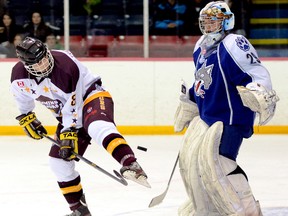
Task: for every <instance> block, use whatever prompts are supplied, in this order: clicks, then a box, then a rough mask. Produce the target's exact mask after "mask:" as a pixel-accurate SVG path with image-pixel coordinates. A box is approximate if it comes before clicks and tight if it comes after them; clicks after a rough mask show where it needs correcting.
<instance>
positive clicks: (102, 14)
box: [0, 0, 288, 58]
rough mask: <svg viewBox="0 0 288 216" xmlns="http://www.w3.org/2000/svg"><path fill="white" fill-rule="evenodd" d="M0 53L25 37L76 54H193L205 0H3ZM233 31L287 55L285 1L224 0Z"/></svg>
mask: <svg viewBox="0 0 288 216" xmlns="http://www.w3.org/2000/svg"><path fill="white" fill-rule="evenodd" d="M0 2H1V3H0V4H1V5H0V15H1V18H2V19H1V20H0V43H1V46H0V57H1V58H15V57H16V55H15V45H16V44H17V43H19V41H21V40H22V39H23V38H24V37H25V36H33V37H36V38H39V39H40V40H42V41H43V42H45V43H47V45H48V47H49V48H50V49H70V50H71V52H72V53H73V54H74V55H75V56H76V57H125V58H126V57H144V58H148V57H156V58H162V57H163V58H167V57H173V58H174V57H175V58H183V57H192V52H193V48H194V45H195V42H196V41H197V39H198V38H199V36H200V35H201V32H200V30H199V27H198V15H199V12H200V10H201V9H202V8H203V7H204V6H205V5H206V4H207V3H208V2H210V1H207V0H70V1H69V0H3V1H0ZM226 2H227V3H228V4H229V6H230V8H231V10H232V12H233V13H234V14H235V28H234V30H233V32H234V33H237V34H241V35H244V36H245V37H247V38H248V39H249V40H250V42H251V43H252V44H253V45H254V46H255V48H256V50H257V52H258V55H259V56H260V57H287V56H288V0H275V1H270V0H228V1H226Z"/></svg>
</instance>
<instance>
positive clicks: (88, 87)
mask: <svg viewBox="0 0 288 216" xmlns="http://www.w3.org/2000/svg"><path fill="white" fill-rule="evenodd" d="M16 51H17V56H18V58H19V59H20V61H19V62H18V63H17V64H16V65H15V66H14V67H13V69H12V75H11V91H12V93H13V95H14V99H15V101H16V103H17V106H18V109H19V111H20V113H21V115H19V116H18V117H16V119H17V120H19V124H20V125H21V126H22V127H23V129H24V131H25V132H26V134H27V135H28V136H29V137H31V138H33V139H36V140H39V139H42V138H43V136H42V134H47V131H46V129H45V128H44V127H43V126H42V124H41V122H40V121H39V120H38V119H37V117H36V114H35V113H34V112H33V110H34V108H35V101H38V102H40V103H41V104H43V105H44V106H45V107H46V108H47V109H49V110H50V111H52V113H53V115H54V117H55V118H56V119H57V120H58V121H59V124H58V126H57V131H56V134H55V137H56V138H57V139H58V140H59V143H60V146H61V147H60V148H59V147H58V146H56V145H52V147H51V150H50V152H49V156H50V159H49V164H50V167H51V169H52V171H53V172H54V173H55V175H56V178H57V182H58V185H59V187H60V190H61V191H62V193H63V195H64V197H65V199H66V201H67V202H68V204H69V207H70V209H71V210H72V213H71V214H70V216H90V215H91V213H90V211H89V209H88V207H87V204H86V201H85V197H84V194H83V189H82V186H81V179H80V175H79V173H78V172H77V171H76V170H75V160H74V159H75V156H74V155H73V154H72V153H71V152H72V151H74V152H76V153H78V154H79V155H83V154H84V152H85V151H86V148H87V147H88V145H89V144H90V141H91V138H92V139H93V140H94V141H95V142H96V143H97V144H99V145H102V146H103V147H104V148H105V149H106V150H107V152H109V153H110V154H111V155H112V157H113V158H114V159H115V160H117V161H118V162H119V163H120V164H121V165H122V166H123V167H122V168H121V170H120V172H121V174H122V175H123V176H124V177H125V178H127V179H130V180H133V181H135V182H137V183H139V184H141V185H144V186H146V187H150V185H149V183H148V182H147V175H146V174H145V172H144V171H143V169H142V168H141V167H140V165H139V164H138V162H137V161H136V158H135V155H134V153H133V151H132V149H131V148H130V146H129V145H128V144H127V142H126V140H125V139H124V137H123V136H122V135H121V134H120V133H119V132H118V130H117V128H116V126H115V123H114V105H113V100H112V97H111V95H110V94H109V92H108V91H106V90H105V88H104V87H103V86H102V82H101V77H100V76H97V75H96V76H95V75H93V74H92V73H91V72H90V71H89V70H88V69H87V68H86V67H85V66H84V65H83V64H81V63H80V62H79V61H78V60H77V59H76V58H75V57H74V56H73V55H72V53H71V52H69V51H60V50H58V51H57V50H54V51H49V50H48V49H47V47H46V46H45V45H44V44H43V43H42V42H41V41H39V40H37V39H34V38H31V37H27V38H25V40H24V41H23V42H22V43H21V44H19V45H18V46H17V47H16Z"/></svg>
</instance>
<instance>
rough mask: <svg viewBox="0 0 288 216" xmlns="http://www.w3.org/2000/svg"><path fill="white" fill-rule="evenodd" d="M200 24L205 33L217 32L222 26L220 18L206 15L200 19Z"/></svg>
mask: <svg viewBox="0 0 288 216" xmlns="http://www.w3.org/2000/svg"><path fill="white" fill-rule="evenodd" d="M200 25H202V28H203V30H204V32H205V33H206V34H210V33H217V32H219V31H220V30H221V28H222V20H219V19H216V20H214V19H213V18H210V17H206V18H204V19H201V20H200Z"/></svg>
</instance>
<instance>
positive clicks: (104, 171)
mask: <svg viewBox="0 0 288 216" xmlns="http://www.w3.org/2000/svg"><path fill="white" fill-rule="evenodd" d="M41 135H42V136H43V137H45V138H47V139H48V140H50V141H51V142H53V143H54V144H55V145H57V146H60V144H59V143H58V142H57V140H55V139H53V138H51V137H50V136H48V135H46V134H43V133H42V134H41ZM72 154H73V155H75V156H76V157H77V158H78V159H79V160H82V161H83V162H85V163H86V164H88V165H90V166H92V167H93V168H95V169H97V170H98V171H100V172H102V173H104V174H105V175H107V176H109V177H110V178H112V179H114V180H116V181H118V182H120V183H121V184H123V185H125V186H127V185H128V183H127V181H126V180H125V179H124V178H123V176H122V175H121V174H120V173H119V172H117V171H116V170H113V172H114V173H115V175H116V176H114V175H112V174H111V173H109V172H107V171H106V170H104V169H103V168H101V167H99V166H98V165H96V164H95V163H93V162H91V161H90V160H88V159H86V158H85V157H83V156H81V155H79V154H77V153H76V152H72Z"/></svg>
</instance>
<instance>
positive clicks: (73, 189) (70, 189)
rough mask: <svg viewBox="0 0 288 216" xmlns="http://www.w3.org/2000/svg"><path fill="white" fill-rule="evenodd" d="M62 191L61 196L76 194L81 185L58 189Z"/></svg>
mask: <svg viewBox="0 0 288 216" xmlns="http://www.w3.org/2000/svg"><path fill="white" fill-rule="evenodd" d="M60 189H61V191H62V194H64V195H65V194H68V193H76V192H79V191H80V190H82V185H81V183H79V184H78V185H74V186H70V187H64V188H60Z"/></svg>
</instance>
